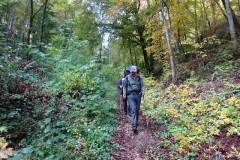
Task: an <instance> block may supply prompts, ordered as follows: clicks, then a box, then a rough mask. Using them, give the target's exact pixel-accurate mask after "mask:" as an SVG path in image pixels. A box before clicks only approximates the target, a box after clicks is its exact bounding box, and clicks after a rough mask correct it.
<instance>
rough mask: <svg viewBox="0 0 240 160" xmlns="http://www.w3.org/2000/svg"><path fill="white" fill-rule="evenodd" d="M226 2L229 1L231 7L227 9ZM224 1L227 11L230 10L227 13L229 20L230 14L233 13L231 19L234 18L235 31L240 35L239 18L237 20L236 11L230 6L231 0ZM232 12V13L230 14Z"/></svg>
mask: <svg viewBox="0 0 240 160" xmlns="http://www.w3.org/2000/svg"><path fill="white" fill-rule="evenodd" d="M225 2H227V3H228V6H229V8H228V9H227V8H226V4H225ZM222 3H223V5H224V7H225V9H226V11H227V10H229V11H227V14H228V16H227V17H228V20H229V16H230V15H231V17H232V18H231V19H232V21H233V24H234V28H235V33H237V35H240V24H239V23H238V20H237V18H236V15H235V13H234V12H233V10H232V8H231V7H230V3H229V0H227V1H226V0H225V1H224V0H222ZM229 14H230V15H229Z"/></svg>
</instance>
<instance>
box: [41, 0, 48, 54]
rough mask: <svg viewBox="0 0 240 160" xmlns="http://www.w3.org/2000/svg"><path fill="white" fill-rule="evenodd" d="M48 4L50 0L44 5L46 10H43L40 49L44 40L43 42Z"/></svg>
mask: <svg viewBox="0 0 240 160" xmlns="http://www.w3.org/2000/svg"><path fill="white" fill-rule="evenodd" d="M47 4H48V0H46V1H45V5H44V10H43V17H42V25H41V37H40V46H39V50H40V51H41V50H42V44H41V43H42V42H43V36H44V23H45V18H46V14H47Z"/></svg>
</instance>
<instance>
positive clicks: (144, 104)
mask: <svg viewBox="0 0 240 160" xmlns="http://www.w3.org/2000/svg"><path fill="white" fill-rule="evenodd" d="M142 99H143V106H144V108H145V109H146V103H145V99H144V95H143V96H142ZM146 121H147V127H148V123H149V120H148V116H147V115H146Z"/></svg>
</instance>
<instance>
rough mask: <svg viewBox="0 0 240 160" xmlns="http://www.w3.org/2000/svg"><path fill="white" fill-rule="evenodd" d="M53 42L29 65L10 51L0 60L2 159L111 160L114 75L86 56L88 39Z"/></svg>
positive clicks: (34, 52) (36, 52) (34, 51)
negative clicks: (52, 44)
mask: <svg viewBox="0 0 240 160" xmlns="http://www.w3.org/2000/svg"><path fill="white" fill-rule="evenodd" d="M54 41H55V42H54V44H55V46H47V47H46V53H45V54H43V53H41V52H40V51H39V50H38V49H36V48H35V47H34V46H33V47H32V48H31V49H28V52H29V53H31V55H32V56H33V59H32V60H29V61H26V60H22V59H21V57H20V56H16V55H13V54H11V53H12V51H11V48H10V50H9V53H7V54H5V55H3V56H1V57H0V58H1V65H0V84H1V85H0V119H1V121H0V134H1V137H5V138H1V141H0V147H1V148H0V153H1V156H0V157H1V158H7V157H8V156H11V158H9V159H18V160H19V159H64V160H66V159H89V157H91V159H111V157H110V152H111V150H113V149H116V148H117V147H118V146H117V145H115V144H111V143H109V141H110V140H111V133H112V131H113V128H114V124H115V123H116V119H115V115H114V111H115V109H116V103H115V99H116V95H117V89H116V81H117V75H116V72H115V71H114V68H113V66H111V65H102V64H99V63H97V62H98V61H99V60H98V57H93V56H88V55H87V54H85V52H86V50H85V46H86V45H87V43H88V42H87V41H79V40H78V39H77V38H76V37H67V38H66V37H64V36H61V35H59V36H57V37H55V39H54ZM12 148H14V151H12ZM12 155H14V156H13V157H12Z"/></svg>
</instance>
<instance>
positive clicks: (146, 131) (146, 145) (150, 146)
mask: <svg viewBox="0 0 240 160" xmlns="http://www.w3.org/2000/svg"><path fill="white" fill-rule="evenodd" d="M118 102H119V100H118ZM120 104H121V103H118V105H119V106H120ZM123 113H124V112H123V107H120V108H119V110H118V112H117V118H118V121H119V124H118V125H117V126H116V132H115V133H114V135H113V137H114V142H115V143H118V144H119V145H120V146H122V149H121V150H119V151H115V152H113V153H112V156H113V157H114V158H115V159H116V160H150V159H153V158H149V156H148V155H147V152H149V151H150V152H151V154H155V153H156V154H160V153H161V151H160V150H159V148H158V147H157V145H156V144H157V142H158V140H157V139H156V138H155V136H154V135H153V133H154V131H156V130H163V129H164V128H160V127H161V126H157V125H153V124H149V126H147V121H146V117H145V116H143V115H142V114H141V112H140V115H139V121H138V133H137V134H135V133H133V131H132V127H131V117H130V116H129V115H124V114H123Z"/></svg>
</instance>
